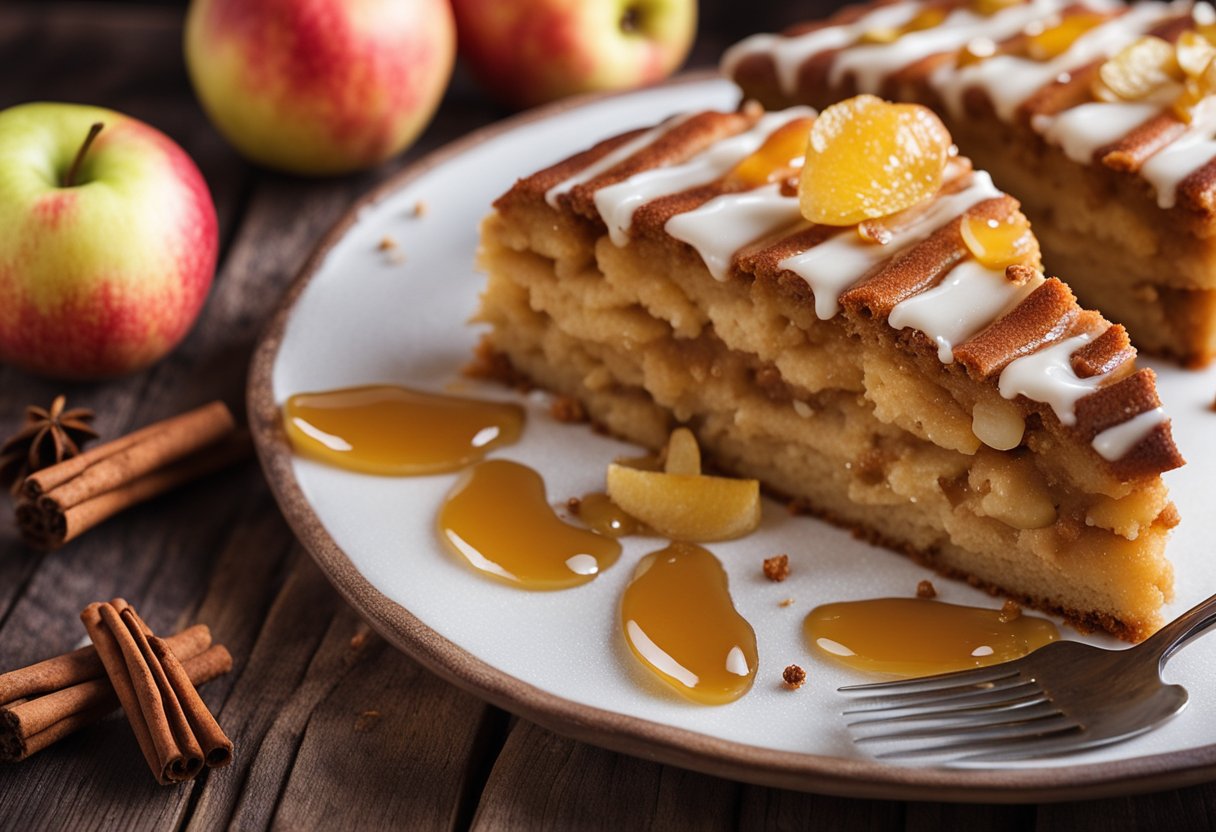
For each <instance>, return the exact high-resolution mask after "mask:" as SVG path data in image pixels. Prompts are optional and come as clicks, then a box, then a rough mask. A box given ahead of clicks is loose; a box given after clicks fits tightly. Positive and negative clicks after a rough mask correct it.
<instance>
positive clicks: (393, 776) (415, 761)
mask: <svg viewBox="0 0 1216 832" xmlns="http://www.w3.org/2000/svg"><path fill="white" fill-rule="evenodd" d="M723 19H726V18H725V17H724V18H723ZM180 25H181V12H180V10H178V9H174V8H157V7H151V6H145V7H140V6H114V5H111V4H60V3H30V4H18V5H12V4H5V5H3V6H0V108H3V107H8V106H10V105H12V104H16V103H19V102H22V101H28V100H37V99H43V100H63V101H76V102H82V103H90V104H99V105H104V106H110V107H114V108H116V109H119V110H122V111H124V112H126V113H129V114H131V115H134V116H136V117H139V118H142V119H145V120H147V121H149V122H150V123H152V124H154V125H156V126H157V127H159V128H161V129H162V130H164V131H165V132H166V133H168V134H169V135H170V136H172V137H173V138H174V139H175V140H177V141H178V142H179V143H181V144H182V146H183V147H184V148H185V149H186V150H187V152H189V153H190V154H191V155H192V156H193V157H194V159H195V160H196V161H197V162H198V164H199V167H200V168H201V169H202V171H203V174H204V175H205V176H206V178H207V181H208V183H209V184H210V186H211V189H212V192H213V195H214V197H215V201H216V205H217V209H218V211H219V216H220V226H221V235H222V241H223V251H222V258H221V262H220V267H219V272H218V274H217V279H216V283H215V287H214V289H213V291H212V294H211V297H210V299H209V300H208V302H207V305H206V308H205V309H204V311H203V315H202V318H201V319H200V321H199V324H198V326H197V327H196V329H195V330H194V331H193V332H192V334H191V335H190V337H189V338H188V339H187V340H186V342H185V343H184V344H183V345H182V346H181V347H180V348H179V349H177V350H176V351H175V352H174V353H173V354H172V355H171V356H170V357H169V358H167V359H166V360H165V361H163V362H161V363H160V364H158V365H157V366H155V367H154V368H152V369H150V370H148V371H146V372H144V373H141V374H139V375H136V376H133V377H131V378H126V379H121V380H118V381H113V382H108V383H105V384H70V385H64V384H61V383H56V382H50V381H46V380H43V379H38V378H35V377H32V376H27V375H24V374H22V373H19V372H17V371H15V370H13V369H11V368H3V367H0V434H7V433H9V432H10V431H11V430H12V429H13V428H15V427H16V425H17V424H18V423H19V422H20V420H21V417H22V412H23V409H24V407H25V405H27V404H30V403H39V404H48V403H49V402H50V400H51V398H53V396H54V395H55V394H56V393H59V392H64V393H66V394H67V395H68V398H69V402H70V403H72V404H75V405H80V406H86V407H91V408H94V409H95V410H96V411H97V412H98V418H97V423H96V424H97V427H98V429H99V430H100V431H101V433H102V435H103V436H107V437H113V436H118V435H121V434H123V433H125V432H127V431H129V430H131V429H133V428H135V427H138V426H140V425H143V424H145V423H148V422H150V421H153V420H155V419H159V418H163V417H165V416H168V415H171V414H173V413H177V412H180V411H182V410H185V409H187V408H189V407H192V406H195V405H197V404H200V403H203V402H205V401H208V400H210V399H214V398H222V399H224V400H225V401H227V402H228V403H229V405H230V406H232V407H233V408H234V410H236V411H237V412H240V411H241V409H242V406H243V391H244V385H245V373H246V366H247V363H248V359H249V354H250V351H251V349H252V347H253V344H254V341H255V339H256V337H257V335H258V333H259V331H260V329H261V327H262V326H263V324H264V323H265V321H266V318H267V316H268V315H269V313H270V312H271V310H272V309H273V308H274V306H275V304H276V302H277V301H278V299H279V297H280V296H281V294H282V292H283V290H284V289H285V287H286V286H287V285H288V284H289V283H290V281H291V280H292V278H293V277H294V276H295V274H296V272H297V271H298V269H299V268H300V266H301V264H302V263H303V262H304V260H305V258H306V257H307V256H308V254H309V253H310V251H311V249H312V247H313V246H314V245H315V243H316V241H317V239H318V238H319V237H320V236H321V235H322V234H323V233H324V232H325V230H326V229H327V228H328V227H329V226H330V225H331V224H332V223H333V222H334V221H335V220H336V219H337V217H339V216H340V215H341V214H342V212H343V211H344V210H345V209H346V208H347V207H348V206H349V204H350V203H351V202H352V201H353V200H354V199H355V198H356V197H357V196H358V195H359V194H361V193H363V192H365V191H366V190H368V189H369V188H371V187H373V186H374V185H375V184H376V183H377V182H379V181H382V180H383V179H384V178H386V177H388V176H390V175H392V173H393V172H394V171H396V170H397V169H399V168H400V166H401V165H402V164H405V163H408V162H409V161H411V160H413V159H416V158H418V157H419V156H420V155H422V154H424V153H425V152H427V151H428V150H431V149H434V148H435V147H438V146H439V145H442V144H443V143H444V142H446V141H449V140H451V139H453V138H457V137H459V136H461V135H464V134H465V133H467V132H468V131H469V130H470V129H472V128H474V127H478V126H481V125H483V124H486V123H489V122H491V121H493V120H495V119H497V118H499V117H501V116H502V115H503V113H501V112H500V111H498V110H496V109H495V108H494V107H493V106H492V105H490V104H488V103H487V102H486V101H485V100H484V99H482V98H481V97H479V95H478V94H477V93H476V91H475V90H474V89H473V88H472V87H471V86H470V85H469V84H468V83H467V82H465V81H464V79H463V77H461V76H459V75H458V77H457V79H456V81H455V83H454V84H453V87H452V89H451V90H450V91H449V94H448V96H447V98H446V99H445V101H444V104H443V107H442V109H441V111H440V114H439V116H438V117H437V119H436V120H435V122H434V124H433V125H432V126H431V127H430V129H429V130H428V131H427V133H426V134H425V135H424V137H423V138H422V140H421V141H420V142H419V144H418V145H417V146H416V147H414V148H413V149H412V150H411V151H410V152H409V154H407V155H406V157H404V158H403V159H400V160H397V161H395V162H394V163H392V164H389V165H386V166H384V167H383V168H381V169H378V170H376V171H372V172H370V173H368V174H364V175H360V176H353V177H344V178H337V179H327V180H316V181H306V180H301V179H294V178H290V177H285V176H279V175H276V174H271V173H268V172H265V171H261V170H257V169H254V168H251V167H249V166H248V165H246V164H244V163H243V162H242V161H241V160H240V159H239V157H237V156H236V155H235V154H234V153H233V152H232V151H231V150H230V149H229V148H228V147H227V145H226V144H225V143H224V142H223V140H222V139H221V138H220V137H219V136H218V135H217V134H216V133H215V131H214V130H213V129H212V128H211V127H210V126H209V125H208V123H207V121H206V119H205V118H204V116H203V114H202V112H201V111H200V110H199V108H198V106H197V104H196V103H195V100H194V97H193V95H192V94H191V92H190V89H189V84H188V82H187V79H186V76H185V71H184V69H183V67H182V64H181V55H180ZM727 29H729V27H727ZM727 29H719V30H713V31H703V33H702V37H701V41H700V43H699V45H698V49H697V52H696V55H695V56H694V62H700V63H702V64H708V63H711V62H712V60H713V58H714V56H715V55H716V54H717V53H718V52H719V51H720V49H721V48H722V46H724V45H725V44H726V43H729V42H730V41H732V40H734V39H735V38H736V37H737V36H738V35H740V34H743V32H742V31H734V30H727ZM4 163H5V160H2V159H0V165H2V164H4ZM0 219H3V218H0ZM115 595H122V596H123V597H126V598H128V599H129V600H131V601H132V603H134V604H135V605H136V606H137V607H138V608H139V610H140V612H141V614H142V615H143V616H144V617H145V618H146V619H147V620H148V622H149V624H150V625H151V626H152V627H153V628H154V629H157V630H172V629H176V628H179V627H182V626H185V625H187V624H190V623H194V622H202V623H206V624H208V625H209V626H210V627H211V628H212V631H213V632H214V635H215V638H216V640H217V641H219V642H221V643H223V644H226V645H227V646H228V648H229V649H230V650H231V652H232V654H233V657H234V659H235V667H234V670H233V672H232V673H231V674H230V675H228V676H226V677H223V678H221V679H219V680H217V681H215V682H212V683H210V684H208V685H206V686H205V687H204V688H203V689H202V693H203V697H204V699H205V700H206V701H207V703H208V705H209V706H210V707H211V708H212V709H213V710H214V711H215V712H216V713H217V714H218V716H219V719H220V722H221V723H222V724H223V726H224V728H225V729H226V730H227V732H228V733H229V735H230V736H231V737H232V738H233V740H234V741H235V743H236V757H235V761H234V763H233V765H232V766H230V767H229V768H226V769H221V770H216V771H211V772H208V773H206V774H204V775H203V776H202V777H200V778H199V779H198V780H196V781H194V782H193V783H191V784H188V785H183V786H179V787H175V788H164V787H160V786H157V785H156V783H155V782H154V781H153V779H152V777H151V776H150V775H149V773H148V772H147V769H146V766H145V764H144V762H143V759H142V757H141V755H140V753H139V750H138V748H137V746H136V743H135V740H134V737H133V736H132V734H131V731H130V729H129V727H128V726H127V724H126V721H125V720H124V719H123V718H122V717H121V715H117V716H115V717H112V718H110V719H108V720H106V721H105V722H103V723H101V724H99V725H97V726H94V727H92V728H89V729H86V730H84V731H82V732H80V733H78V734H76V735H75V736H73V737H70V738H68V739H67V740H65V741H63V742H61V743H59V744H58V745H56V746H53V747H52V748H50V749H48V750H46V751H44V752H42V753H40V754H38V755H36V756H35V757H33V758H32V759H30V760H28V761H26V762H24V763H21V764H17V765H12V766H7V767H3V768H0V829H13V830H36V829H94V828H99V829H114V828H123V829H139V830H142V829H165V828H187V829H191V830H210V829H216V828H222V827H229V826H231V827H236V828H240V829H258V828H265V827H276V828H291V829H327V828H339V827H340V828H343V829H362V828H384V827H394V828H408V829H467V828H476V829H478V830H497V829H527V830H533V829H613V830H619V829H632V828H655V829H706V830H716V829H730V828H742V829H749V830H750V829H805V828H815V829H859V830H869V829H873V830H896V829H908V830H935V829H953V828H958V829H968V830H975V832H982V830H1022V829H1042V830H1087V829H1094V830H1098V829H1101V830H1119V829H1162V830H1176V829H1177V830H1185V829H1203V828H1208V827H1209V826H1210V825H1211V823H1212V817H1213V812H1214V808H1213V807H1214V806H1216V788H1214V787H1213V786H1211V785H1203V786H1195V787H1191V788H1187V789H1182V790H1177V791H1172V792H1163V793H1160V794H1156V795H1149V796H1145V797H1138V798H1126V799H1117V800H1105V801H1097V802H1090V803H1072V804H1055V805H1042V806H981V805H951V804H940V803H896V802H884V801H872V800H846V799H842V798H832V797H821V796H816V795H810V794H804V793H799V792H792V791H783V790H776V789H768V788H762V787H757V786H751V785H745V784H740V783H735V782H732V781H728V780H722V779H718V778H714V777H709V776H706V775H702V774H697V773H692V772H688V771H683V770H681V769H677V768H672V767H668V766H663V765H659V764H657V763H654V762H650V761H647V760H643V759H638V758H634V757H628V756H624V755H621V754H616V753H613V752H610V751H605V750H602V749H599V748H595V747H592V746H589V745H586V744H582V743H578V742H575V741H573V740H569V739H566V738H564V737H560V736H557V735H555V734H552V733H550V732H548V731H546V730H544V729H542V728H539V727H537V726H535V725H533V724H531V723H529V722H526V721H523V720H517V719H515V718H513V717H511V716H509V715H508V714H506V713H504V712H503V711H500V710H498V709H496V708H493V707H491V706H488V705H486V704H483V703H482V702H480V701H478V700H477V699H475V698H474V697H472V696H470V695H468V694H466V693H463V692H461V691H459V690H457V689H456V688H454V687H452V686H450V685H449V684H447V683H446V682H443V681H441V680H440V679H438V678H437V677H434V676H432V675H431V674H430V673H428V672H427V671H425V670H423V669H421V668H420V667H419V666H418V665H417V664H416V663H415V662H413V661H412V660H411V659H409V658H407V657H406V656H404V655H402V654H400V653H398V652H396V651H395V650H393V649H392V648H391V647H389V646H388V645H386V644H385V643H384V641H383V640H382V639H380V638H379V637H378V636H376V635H375V634H374V633H372V632H371V631H370V630H369V629H368V628H367V626H366V625H365V624H363V623H362V622H361V621H360V620H359V618H358V616H357V615H356V614H355V613H354V612H353V611H352V610H351V609H350V608H349V607H348V606H347V605H346V604H345V603H344V602H343V601H341V600H340V598H339V597H338V595H337V593H336V592H335V591H334V590H333V589H332V588H331V587H330V586H329V584H328V583H327V582H326V581H325V579H324V577H323V576H322V575H321V573H320V571H319V569H318V568H317V567H316V566H314V565H313V563H312V561H311V560H310V559H309V557H308V556H307V554H306V553H305V552H304V551H303V550H302V548H301V547H300V545H299V544H298V543H297V542H295V540H294V538H293V537H292V535H291V533H290V531H289V530H288V528H287V526H286V524H285V523H284V522H283V520H282V519H281V517H280V516H279V513H278V510H277V508H276V505H275V503H274V501H273V499H272V498H271V496H270V493H269V491H268V489H267V487H266V485H265V483H264V481H263V479H262V476H261V473H260V471H259V470H258V468H257V466H256V464H254V463H249V464H247V465H245V466H243V467H241V468H239V469H236V470H232V471H229V472H226V473H223V474H220V475H217V476H214V477H211V478H209V479H207V480H205V481H201V482H198V483H195V484H193V485H191V486H189V487H187V488H185V489H183V490H180V491H178V492H176V493H174V494H171V495H168V496H166V497H163V498H161V499H159V500H157V501H155V502H153V503H151V504H148V505H145V506H143V507H140V508H137V509H135V510H132V511H129V512H127V513H126V514H124V515H123V516H121V517H119V518H117V519H115V520H113V521H111V522H109V523H107V524H105V525H104V526H102V527H99V528H97V529H95V530H93V531H91V532H89V533H88V534H87V535H85V536H84V537H83V538H81V539H80V540H77V541H74V542H73V543H71V544H69V545H68V546H67V547H65V548H64V549H63V550H62V551H60V552H57V553H54V554H51V555H45V556H44V555H39V554H36V553H34V552H32V551H30V550H28V549H26V548H25V547H23V546H22V545H21V544H20V542H19V541H18V539H17V536H16V531H15V528H14V526H13V523H12V519H11V514H10V513H9V512H8V511H7V510H5V511H2V512H0V670H3V669H8V668H10V667H16V666H20V665H24V664H27V663H30V662H32V661H35V660H38V659H41V658H45V657H47V656H50V655H53V654H57V653H60V652H63V651H66V650H68V649H71V648H73V647H76V646H78V645H80V644H81V643H82V642H83V639H84V632H83V629H82V627H81V626H80V623H79V620H78V617H77V615H78V613H79V611H80V610H81V609H82V608H83V607H84V606H85V605H86V604H87V603H89V602H91V601H94V600H99V599H106V598H110V597H112V596H115Z"/></svg>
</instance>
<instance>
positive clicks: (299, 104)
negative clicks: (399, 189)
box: [185, 0, 456, 175]
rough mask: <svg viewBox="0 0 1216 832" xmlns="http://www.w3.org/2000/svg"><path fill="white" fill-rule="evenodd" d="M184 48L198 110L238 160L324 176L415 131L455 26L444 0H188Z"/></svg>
mask: <svg viewBox="0 0 1216 832" xmlns="http://www.w3.org/2000/svg"><path fill="white" fill-rule="evenodd" d="M185 50H186V66H187V68H188V70H189V72H190V79H191V81H192V82H193V84H194V89H195V92H196V93H197V94H198V98H199V101H200V102H201V103H202V105H203V109H204V110H206V111H207V115H208V116H209V117H210V119H211V121H212V123H213V124H214V125H215V126H216V128H217V129H218V130H219V131H220V132H221V133H223V134H224V136H225V137H226V138H227V139H228V141H229V142H231V143H232V145H233V146H234V147H236V149H237V150H239V151H240V152H241V153H242V154H243V155H244V156H245V157H246V158H248V159H250V160H252V161H254V162H257V163H258V164H261V165H265V166H267V167H271V168H276V169H279V170H285V171H289V172H292V173H302V174H310V175H326V174H338V173H345V172H348V171H353V170H360V169H363V168H369V167H372V166H374V165H377V164H379V163H380V162H383V161H384V160H386V159H388V158H390V157H392V156H395V155H397V154H398V153H400V152H401V151H403V150H404V149H405V148H406V147H408V146H409V145H410V144H411V143H412V142H413V141H414V139H415V138H417V137H418V135H419V134H420V133H421V132H422V130H423V128H425V127H426V125H427V123H428V122H429V121H430V120H431V116H432V115H433V114H434V112H435V108H436V107H437V106H438V104H439V99H440V98H441V97H442V95H443V91H444V89H445V88H446V87H447V83H448V79H449V78H450V77H451V74H452V63H453V61H454V60H455V52H456V34H455V30H454V28H453V22H452V12H451V9H450V8H449V6H448V3H447V0H193V2H191V4H190V9H189V11H188V13H187V16H186V33H185Z"/></svg>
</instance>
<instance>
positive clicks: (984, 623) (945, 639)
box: [803, 598, 1060, 676]
mask: <svg viewBox="0 0 1216 832" xmlns="http://www.w3.org/2000/svg"><path fill="white" fill-rule="evenodd" d="M1003 617H1004V616H1003V614H1002V612H1001V610H987V609H978V608H976V607H963V606H958V605H956V604H943V603H941V602H940V601H930V600H927V599H922V598H875V599H872V600H867V601H845V602H841V603H836V604H824V605H823V606H821V607H816V608H815V609H813V610H811V612H810V614H809V615H807V617H806V621H805V622H804V623H803V634H804V635H805V637H806V641H807V644H808V645H809V646H810V648H811V650H812V652H815V653H818V654H820V655H822V656H826V657H828V658H830V659H832V660H834V661H837V662H840V663H841V664H846V665H848V666H849V667H854V668H857V669H858V670H867V671H873V672H878V673H894V674H898V675H901V676H924V675H929V674H933V673H945V672H947V671H951V670H965V669H967V668H972V667H984V666H986V665H991V664H999V663H1000V662H1006V661H1009V660H1011V659H1016V658H1020V657H1021V656H1025V655H1026V654H1027V653H1030V652H1031V651H1034V650H1037V649H1038V648H1040V647H1042V646H1043V645H1045V644H1047V643H1049V642H1052V641H1055V640H1057V639H1058V638H1059V637H1060V633H1059V631H1058V630H1057V629H1056V626H1055V624H1053V623H1051V622H1050V621H1048V620H1046V619H1044V618H1036V617H1034V616H1027V615H1021V616H1017V617H1016V618H1013V619H1012V620H1002V618H1003Z"/></svg>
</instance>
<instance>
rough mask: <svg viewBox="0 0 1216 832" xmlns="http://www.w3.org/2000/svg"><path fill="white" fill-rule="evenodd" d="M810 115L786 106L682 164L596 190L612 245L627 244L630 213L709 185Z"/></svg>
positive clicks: (596, 205) (597, 206) (635, 176)
mask: <svg viewBox="0 0 1216 832" xmlns="http://www.w3.org/2000/svg"><path fill="white" fill-rule="evenodd" d="M814 114H815V111H814V110H812V109H811V108H810V107H790V108H789V109H787V110H782V111H780V112H777V113H766V114H764V115H763V116H761V118H760V120H759V122H757V123H756V125H755V126H754V127H752V129H750V130H748V131H746V132H744V133H740V134H739V135H736V136H731V137H730V138H727V139H723V140H722V141H719V142H715V143H714V144H712V145H710V147H708V148H707V149H705V150H702V151H701V152H700V153H698V154H696V155H695V156H693V157H692V158H691V159H689V160H688V161H687V162H684V163H683V164H680V165H671V166H669V167H661V168H654V169H652V170H645V171H642V172H641V173H638V174H635V175H634V176H631V177H629V178H628V179H625V180H623V181H621V182H618V183H616V184H615V185H608V186H606V187H603V188H600V189H598V190H597V191H596V192H595V208H596V210H597V211H598V212H599V215H600V218H601V219H603V221H604V224H605V225H607V226H608V235H609V236H610V237H611V238H612V242H614V243H615V244H617V245H618V246H623V245H625V244H626V243H627V242H628V241H629V226H630V225H632V224H633V213H634V211H636V210H637V209H638V208H640V207H641V206H642V205H645V204H646V203H647V202H650V201H651V200H654V199H658V198H659V197H663V196H667V195H669V194H675V193H679V192H680V191H686V190H688V189H689V188H695V187H697V186H698V185H707V184H709V183H710V182H713V181H714V180H715V179H717V178H718V177H720V176H722V175H724V174H725V173H726V172H727V171H729V170H730V169H731V168H733V167H734V166H735V165H737V164H738V163H739V162H741V161H742V160H743V159H745V158H747V157H748V156H750V155H751V154H753V153H755V152H756V150H758V149H759V148H760V145H762V144H764V140H765V139H767V138H768V137H769V135H770V134H771V133H772V132H773V131H775V130H777V129H778V128H780V127H781V126H783V125H785V124H787V123H788V122H790V121H793V120H794V119H796V118H808V117H811V116H813V115H814Z"/></svg>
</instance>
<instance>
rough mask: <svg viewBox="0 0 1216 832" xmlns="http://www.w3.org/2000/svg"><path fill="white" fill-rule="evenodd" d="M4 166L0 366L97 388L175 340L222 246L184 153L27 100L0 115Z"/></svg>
mask: <svg viewBox="0 0 1216 832" xmlns="http://www.w3.org/2000/svg"><path fill="white" fill-rule="evenodd" d="M95 125H101V127H100V128H99V129H95ZM0 159H2V160H3V164H2V165H0V216H2V217H4V223H3V224H0V362H5V363H10V364H14V365H17V366H19V367H22V368H25V369H27V370H30V371H33V372H37V373H42V374H45V375H51V376H57V377H61V378H78V379H87V378H99V377H106V376H113V375H119V374H122V373H128V372H132V371H134V370H137V369H140V368H142V367H145V366H147V365H149V364H151V363H152V362H154V361H156V360H157V359H159V358H160V357H161V356H163V355H164V354H165V353H166V352H168V351H169V350H170V349H172V348H173V347H174V346H175V345H176V344H177V343H178V342H179V341H181V339H182V338H183V337H185V335H186V333H187V332H188V331H189V329H190V327H191V325H192V324H193V323H194V320H195V318H197V317H198V312H199V310H200V308H201V307H202V305H203V301H204V299H205V298H206V296H207V290H208V289H209V287H210V286H211V279H212V276H213V274H214V272H215V258H216V251H217V249H218V230H217V225H216V217H215V206H214V205H213V204H212V202H211V194H210V192H209V191H208V190H207V183H206V182H204V181H203V177H202V174H200V173H199V170H198V168H197V167H195V165H194V162H193V161H191V159H190V157H189V156H187V155H186V153H185V151H183V150H182V149H181V148H180V147H178V146H177V144H175V143H174V142H173V141H172V140H171V139H169V138H168V137H167V136H165V135H164V134H163V133H161V132H160V131H159V130H156V129H155V128H153V127H150V126H149V125H147V124H145V123H143V122H142V121H139V120H137V119H134V118H130V117H129V116H125V115H122V114H121V113H116V112H114V111H112V110H104V109H101V108H99V107H86V106H82V105H77V104H53V103H35V104H21V105H18V106H16V107H11V108H9V109H7V110H4V111H3V112H0Z"/></svg>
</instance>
